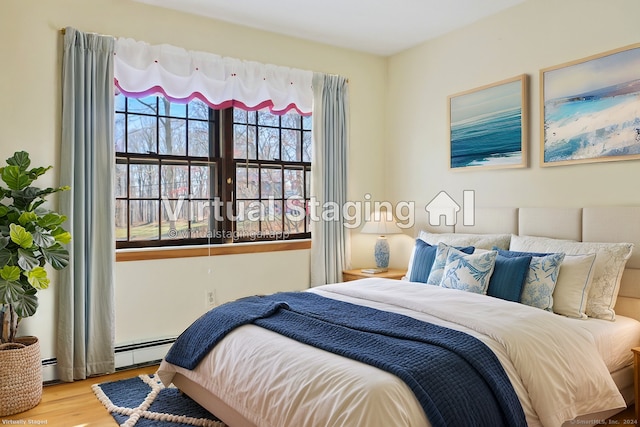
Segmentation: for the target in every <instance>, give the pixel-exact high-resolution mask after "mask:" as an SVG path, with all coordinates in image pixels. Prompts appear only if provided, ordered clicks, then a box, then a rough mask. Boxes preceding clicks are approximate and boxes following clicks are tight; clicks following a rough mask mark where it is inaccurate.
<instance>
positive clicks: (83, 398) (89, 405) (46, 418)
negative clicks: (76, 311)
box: [0, 365, 636, 427]
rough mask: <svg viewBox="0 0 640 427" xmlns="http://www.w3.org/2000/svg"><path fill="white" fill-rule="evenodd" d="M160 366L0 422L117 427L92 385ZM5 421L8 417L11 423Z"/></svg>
mask: <svg viewBox="0 0 640 427" xmlns="http://www.w3.org/2000/svg"><path fill="white" fill-rule="evenodd" d="M157 369H158V366H157V365H155V366H148V367H144V368H137V369H131V370H125V371H119V372H116V373H115V374H110V375H104V376H100V377H94V378H89V379H86V380H83V381H76V382H74V383H63V384H55V385H49V386H45V387H44V390H43V393H42V401H41V402H40V404H39V405H38V406H36V407H35V408H33V409H31V410H29V411H26V412H22V413H20V414H15V415H11V416H8V417H0V426H1V425H16V424H17V422H23V423H22V424H23V425H47V426H55V427H83V426H91V427H103V426H104V427H115V426H117V425H118V424H117V423H116V422H115V421H114V419H113V418H112V417H111V415H109V413H108V412H107V410H106V409H105V408H104V406H102V404H101V403H100V402H99V401H98V399H97V398H96V397H95V395H94V394H93V391H92V390H91V386H92V385H93V384H99V383H103V382H106V381H115V380H119V379H124V378H131V377H134V376H136V375H141V374H153V373H155V372H156V370H157ZM3 421H5V422H3ZM6 421H9V423H8V422H6ZM592 425H593V424H592ZM600 425H601V426H604V425H608V426H611V425H619V426H625V425H627V426H629V425H636V424H635V408H634V407H633V406H630V407H629V408H628V409H627V410H626V411H624V412H621V413H619V414H618V415H616V416H615V417H613V418H611V419H610V420H606V423H605V424H600Z"/></svg>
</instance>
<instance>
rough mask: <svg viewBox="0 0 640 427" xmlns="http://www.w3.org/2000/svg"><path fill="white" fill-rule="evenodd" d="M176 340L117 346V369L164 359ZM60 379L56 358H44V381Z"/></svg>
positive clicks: (167, 339) (166, 339) (49, 381)
mask: <svg viewBox="0 0 640 427" xmlns="http://www.w3.org/2000/svg"><path fill="white" fill-rule="evenodd" d="M175 340H176V339H175V338H165V339H159V340H153V341H145V342H140V343H134V344H123V345H118V346H116V348H115V367H116V370H123V369H127V368H132V367H135V366H140V365H145V364H151V363H156V362H158V361H160V360H162V359H163V358H164V356H165V355H166V354H167V352H168V351H169V348H171V345H172V344H173V342H174V341H175ZM59 379H60V377H59V376H58V369H57V361H56V359H55V358H53V359H44V360H42V380H43V382H44V383H45V384H46V383H53V382H56V381H58V380H59Z"/></svg>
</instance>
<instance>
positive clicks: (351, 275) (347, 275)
mask: <svg viewBox="0 0 640 427" xmlns="http://www.w3.org/2000/svg"><path fill="white" fill-rule="evenodd" d="M405 274H407V270H401V269H398V268H390V269H389V270H387V271H385V272H384V273H375V274H374V273H363V272H362V269H361V268H356V269H355V270H344V271H343V272H342V281H343V282H348V281H349V280H357V279H364V278H367V277H383V278H385V279H402V276H404V275H405ZM638 350H640V348H639V349H638Z"/></svg>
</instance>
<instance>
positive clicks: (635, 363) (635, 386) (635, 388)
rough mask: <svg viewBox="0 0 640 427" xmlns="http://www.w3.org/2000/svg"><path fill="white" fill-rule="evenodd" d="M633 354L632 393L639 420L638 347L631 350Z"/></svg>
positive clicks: (639, 359) (639, 362)
mask: <svg viewBox="0 0 640 427" xmlns="http://www.w3.org/2000/svg"><path fill="white" fill-rule="evenodd" d="M631 351H632V352H633V391H634V393H635V402H636V403H635V407H636V420H640V402H639V401H638V399H640V347H634V348H632V349H631Z"/></svg>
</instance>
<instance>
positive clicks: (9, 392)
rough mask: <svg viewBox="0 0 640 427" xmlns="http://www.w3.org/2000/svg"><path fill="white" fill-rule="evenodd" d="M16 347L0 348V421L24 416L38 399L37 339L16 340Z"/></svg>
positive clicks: (39, 385) (39, 367)
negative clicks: (20, 414) (19, 414)
mask: <svg viewBox="0 0 640 427" xmlns="http://www.w3.org/2000/svg"><path fill="white" fill-rule="evenodd" d="M16 344H17V345H16ZM16 344H14V343H7V344H0V417H3V416H7V415H13V414H17V413H19V412H24V411H26V410H28V409H31V408H33V407H34V406H36V405H37V404H38V403H40V400H41V399H42V362H41V360H40V343H39V341H38V338H36V337H20V338H17V339H16Z"/></svg>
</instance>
